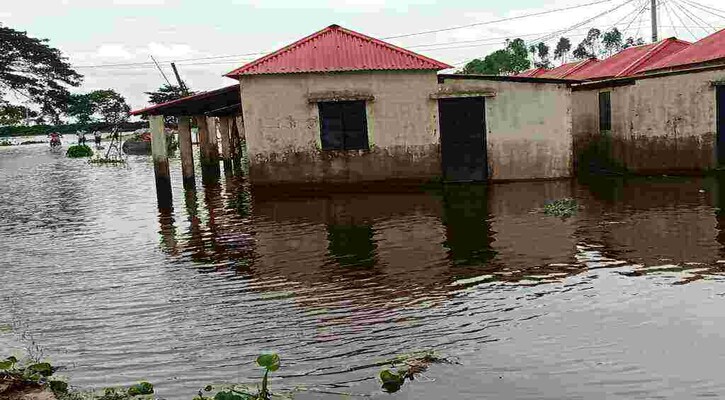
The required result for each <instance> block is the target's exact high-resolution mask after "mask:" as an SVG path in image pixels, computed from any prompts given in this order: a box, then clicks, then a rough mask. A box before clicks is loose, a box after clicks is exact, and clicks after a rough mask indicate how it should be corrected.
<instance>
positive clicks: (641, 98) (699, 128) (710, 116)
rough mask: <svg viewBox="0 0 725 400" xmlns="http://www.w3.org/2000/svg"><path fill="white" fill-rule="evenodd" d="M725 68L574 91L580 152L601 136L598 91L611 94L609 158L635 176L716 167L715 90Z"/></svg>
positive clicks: (575, 133) (577, 143)
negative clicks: (716, 81)
mask: <svg viewBox="0 0 725 400" xmlns="http://www.w3.org/2000/svg"><path fill="white" fill-rule="evenodd" d="M722 79H725V70H719V71H704V72H697V73H688V74H681V75H668V76H662V77H656V78H648V79H639V80H637V81H636V82H635V83H634V84H632V85H628V86H619V87H611V88H604V89H596V90H590V91H575V92H573V95H572V103H573V134H574V142H575V152H576V154H580V153H581V152H582V151H583V150H584V149H585V148H586V146H587V145H588V144H589V143H591V142H592V140H593V139H594V138H597V137H598V136H599V100H598V93H599V92H600V91H611V102H612V132H611V137H612V140H611V142H612V143H611V147H612V149H611V155H612V157H613V159H614V160H616V161H618V162H620V163H622V164H623V166H625V167H626V168H627V169H629V170H630V171H632V172H636V173H660V172H686V171H701V170H705V169H709V168H713V167H715V164H716V157H715V133H716V126H715V124H716V122H715V112H716V109H715V88H714V87H712V86H711V85H710V82H711V81H714V80H722Z"/></svg>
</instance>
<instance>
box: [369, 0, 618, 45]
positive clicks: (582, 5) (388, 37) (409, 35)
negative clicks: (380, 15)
mask: <svg viewBox="0 0 725 400" xmlns="http://www.w3.org/2000/svg"><path fill="white" fill-rule="evenodd" d="M612 1H614V0H599V1H594V2H591V3H586V4H580V5H576V6H570V7H563V8H557V9H552V10H547V11H541V12H536V13H531V14H524V15H518V16H515V17H507V18H500V19H495V20H491V21H484V22H476V23H472V24H467V25H458V26H451V27H447V28H441V29H431V30H427V31H420V32H414V33H406V34H402V35H394V36H387V37H383V38H382V39H386V40H387V39H398V38H403V37H411V36H419V35H426V34H430V33H438V32H448V31H452V30H458V29H465V28H472V27H474V26H482V25H490V24H495V23H498V22H506V21H513V20H517V19H522V18H529V17H536V16H540V15H546V14H552V13H555V12H560V11H567V10H574V9H577V8H584V7H589V6H593V5H597V4H604V3H610V2H612Z"/></svg>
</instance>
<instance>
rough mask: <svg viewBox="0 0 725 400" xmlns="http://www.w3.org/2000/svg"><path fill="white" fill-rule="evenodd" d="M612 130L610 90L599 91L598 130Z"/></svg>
mask: <svg viewBox="0 0 725 400" xmlns="http://www.w3.org/2000/svg"><path fill="white" fill-rule="evenodd" d="M611 130H612V99H611V92H600V93H599V132H605V131H606V132H609V131H611Z"/></svg>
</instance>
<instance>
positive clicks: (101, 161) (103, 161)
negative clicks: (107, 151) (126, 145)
mask: <svg viewBox="0 0 725 400" xmlns="http://www.w3.org/2000/svg"><path fill="white" fill-rule="evenodd" d="M88 164H97V165H119V164H126V160H125V159H123V158H91V159H90V160H88Z"/></svg>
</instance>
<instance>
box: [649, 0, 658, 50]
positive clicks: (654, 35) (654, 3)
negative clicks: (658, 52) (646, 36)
mask: <svg viewBox="0 0 725 400" xmlns="http://www.w3.org/2000/svg"><path fill="white" fill-rule="evenodd" d="M650 8H651V9H652V43H655V42H657V0H652V6H651V7H650Z"/></svg>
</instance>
